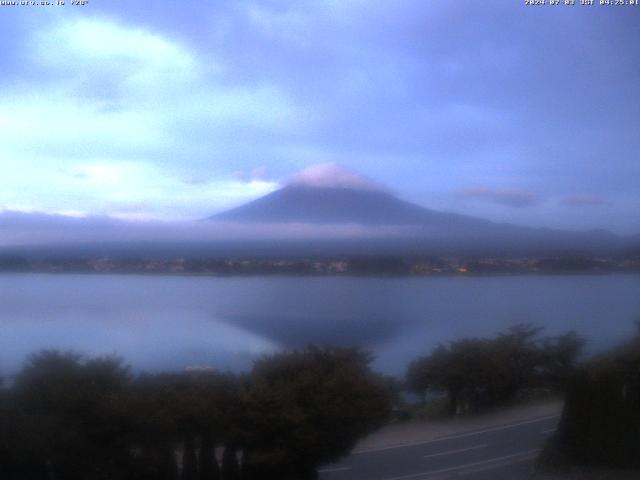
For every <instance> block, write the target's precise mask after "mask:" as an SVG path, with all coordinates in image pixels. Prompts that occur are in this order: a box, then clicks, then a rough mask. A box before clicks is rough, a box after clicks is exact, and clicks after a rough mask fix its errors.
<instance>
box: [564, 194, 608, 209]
mask: <svg viewBox="0 0 640 480" xmlns="http://www.w3.org/2000/svg"><path fill="white" fill-rule="evenodd" d="M608 203H609V202H608V201H607V200H606V199H605V198H604V197H601V196H600V195H591V194H579V195H569V196H568V197H565V198H563V199H562V201H561V204H562V205H564V206H566V207H600V206H603V205H607V204H608Z"/></svg>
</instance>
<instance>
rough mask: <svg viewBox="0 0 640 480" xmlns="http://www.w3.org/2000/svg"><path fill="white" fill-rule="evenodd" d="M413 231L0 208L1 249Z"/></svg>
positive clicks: (364, 235) (359, 235) (381, 234)
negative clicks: (49, 212) (60, 212)
mask: <svg viewBox="0 0 640 480" xmlns="http://www.w3.org/2000/svg"><path fill="white" fill-rule="evenodd" d="M419 231H420V230H419V229H417V228H415V227H410V226H409V227H397V226H388V227H387V226H381V227H369V226H363V225H359V224H340V225H315V224H304V223H284V224H242V223H233V222H212V221H206V222H203V221H159V220H148V219H147V220H141V219H135V217H134V218H133V219H132V218H131V217H127V216H121V217H119V218H115V217H111V216H96V215H78V214H75V213H74V214H73V215H68V214H55V215H51V214H45V213H42V212H38V211H15V210H6V209H5V210H1V209H0V247H1V246H13V245H47V244H65V243H102V242H114V243H122V242H176V241H180V242H187V243H189V242H194V241H197V242H203V241H211V242H215V241H225V240H240V241H242V240H251V241H255V240H258V239H260V240H284V239H286V240H305V239H313V240H317V239H357V238H390V237H391V238H392V237H397V236H406V235H409V234H415V233H417V232H419Z"/></svg>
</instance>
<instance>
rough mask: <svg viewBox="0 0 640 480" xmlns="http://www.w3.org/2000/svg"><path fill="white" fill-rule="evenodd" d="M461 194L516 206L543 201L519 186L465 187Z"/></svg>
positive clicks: (522, 206)
mask: <svg viewBox="0 0 640 480" xmlns="http://www.w3.org/2000/svg"><path fill="white" fill-rule="evenodd" d="M460 195H461V196H462V197H465V198H471V199H478V200H484V201H488V202H491V203H496V204H498V205H503V206H506V207H514V208H524V207H533V206H536V205H538V204H539V203H540V202H541V199H540V197H539V196H538V195H537V194H535V193H533V192H530V191H528V190H523V189H517V188H507V189H494V188H487V187H476V188H468V189H465V190H463V191H462V192H460Z"/></svg>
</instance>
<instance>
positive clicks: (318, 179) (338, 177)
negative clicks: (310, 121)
mask: <svg viewBox="0 0 640 480" xmlns="http://www.w3.org/2000/svg"><path fill="white" fill-rule="evenodd" d="M286 185H292V186H305V187H315V188H349V189H354V190H373V191H386V189H385V188H384V187H383V186H382V185H380V184H378V183H376V182H375V181H373V180H371V179H370V178H368V177H366V176H364V175H362V174H360V173H357V172H354V171H352V170H349V169H348V168H346V167H343V166H342V165H339V164H337V163H323V164H320V165H314V166H312V167H309V168H307V169H305V170H302V171H301V172H298V173H296V174H295V175H293V176H292V177H291V178H289V180H288V181H287V182H286Z"/></svg>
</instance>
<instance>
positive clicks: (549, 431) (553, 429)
mask: <svg viewBox="0 0 640 480" xmlns="http://www.w3.org/2000/svg"><path fill="white" fill-rule="evenodd" d="M556 430H557V428H548V429H547V430H540V433H542V434H543V435H546V434H547V433H554V432H555V431H556Z"/></svg>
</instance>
